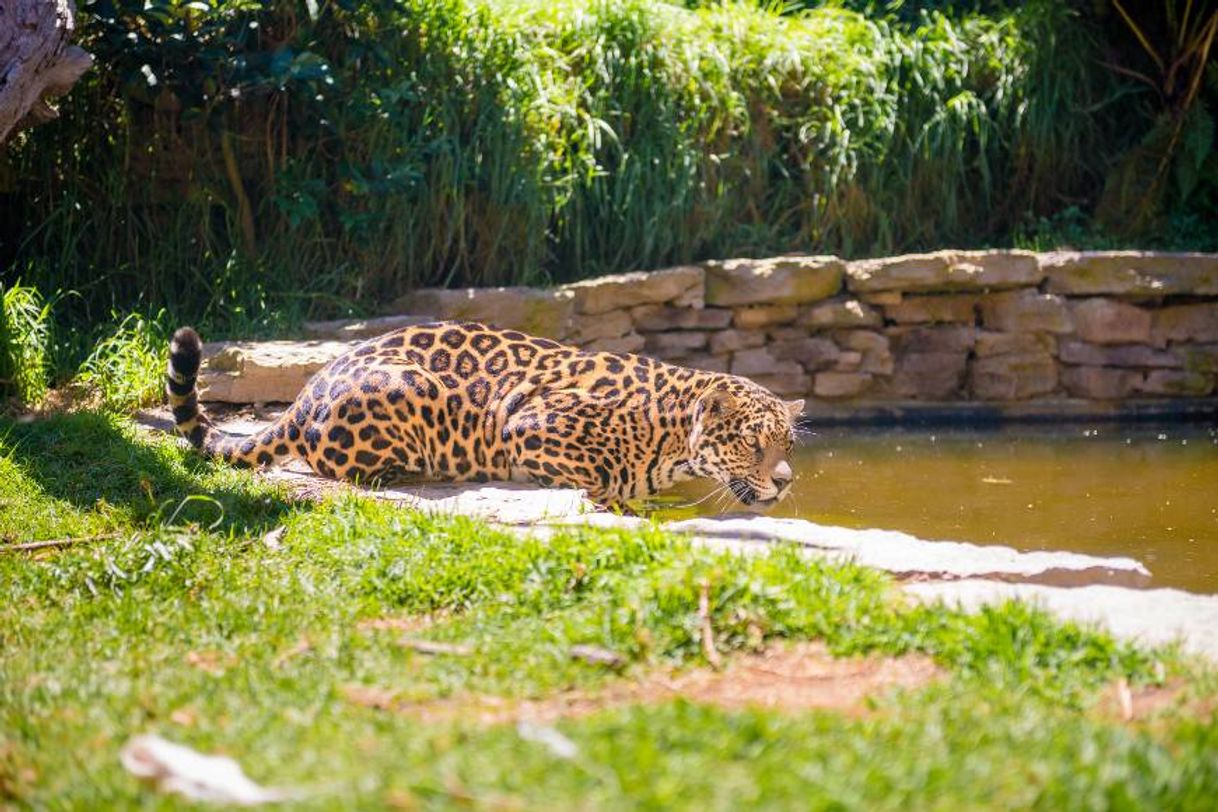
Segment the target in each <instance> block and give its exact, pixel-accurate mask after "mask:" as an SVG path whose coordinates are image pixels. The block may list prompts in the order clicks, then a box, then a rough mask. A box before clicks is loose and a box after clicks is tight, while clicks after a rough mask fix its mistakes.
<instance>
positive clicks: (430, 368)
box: [166, 322, 804, 510]
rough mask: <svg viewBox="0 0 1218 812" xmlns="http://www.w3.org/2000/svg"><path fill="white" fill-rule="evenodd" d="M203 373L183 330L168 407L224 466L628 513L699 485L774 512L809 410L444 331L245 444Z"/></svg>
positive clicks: (611, 362)
mask: <svg viewBox="0 0 1218 812" xmlns="http://www.w3.org/2000/svg"><path fill="white" fill-rule="evenodd" d="M201 359H202V341H201V339H200V338H199V335H198V333H197V332H196V331H195V330H194V329H192V328H190V327H183V328H181V329H180V330H178V331H177V332H176V333H175V334H174V336H173V339H172V341H171V343H170V356H169V368H168V373H167V375H166V394H167V397H168V400H169V404H170V406H171V407H172V409H173V416H174V423H175V426H176V430H177V431H178V433H180V434H181V435H183V436H184V437H186V438H187V439H188V440H189V441H190V443H191V444H192V445H193V446H194V447H195V448H197V449H199V450H201V451H202V452H203V453H204V454H206V455H208V456H211V457H214V458H217V459H222V460H224V461H225V462H227V463H230V464H233V465H236V466H242V467H265V466H270V465H275V464H279V463H282V462H284V461H286V460H288V459H289V458H298V459H302V460H304V461H305V462H306V463H307V464H308V465H309V467H310V468H312V470H313V471H315V472H316V473H318V474H320V475H322V476H325V477H331V478H335V479H342V480H349V481H355V482H365V483H369V484H392V483H399V482H417V481H455V482H469V481H474V482H488V481H526V482H533V483H536V484H539V485H542V486H546V487H571V488H582V489H584V490H585V492H586V493H587V494H588V497H589V498H590V499H592V500H593V501H594V502H596V503H598V504H599V505H601V506H603V507H605V508H608V509H621V510H628V509H629V507H628V503H629V502H631V501H632V500H638V499H641V498H646V497H649V496H652V495H654V494H656V493H659V492H660V491H663V490H665V489H666V488H669V487H670V486H672V485H673V484H675V483H677V482H680V481H683V480H688V479H693V478H708V479H711V480H715V481H716V482H718V483H719V484H720V485H721V486H722V487H724V488H726V489H727V490H729V491H730V493H731V494H732V496H734V497H735V498H736V499H737V500H739V502H741V503H743V504H745V505H751V506H756V507H761V508H764V507H768V506H771V505H773V504H775V503H776V502H778V501H779V500H780V499H782V498H784V497H785V496H786V495H787V494H788V493H789V492H790V487H791V481H792V478H793V476H792V471H791V464H790V461H789V457H790V452H791V448H792V445H793V440H794V432H795V423H796V420H797V419H798V417H799V415H800V413H801V412H802V410H803V405H804V404H803V401H802V400H796V401H784V400H782V399H780V398H778V397H777V396H775V395H774V394H772V393H771V392H769V391H768V390H766V389H764V388H763V387H761V386H759V385H757V384H756V383H753V382H752V381H750V380H748V379H746V378H742V377H738V376H735V375H729V374H726V373H719V372H707V371H702V370H694V369H688V368H684V367H680V366H675V365H672V364H668V363H664V362H661V361H658V360H655V359H652V358H648V357H645V356H639V355H631V354H625V353H615V352H592V351H586V350H581V349H578V348H575V347H571V346H565V345H563V344H561V343H559V342H556V341H552V340H550V339H547V338H539V337H536V336H530V335H526V334H525V333H523V332H519V331H516V330H503V329H497V328H494V327H489V326H486V325H483V324H477V323H474V322H435V323H430V324H421V325H414V326H410V327H405V328H402V329H399V330H395V331H393V332H390V333H386V334H384V335H381V336H378V337H376V338H372V339H369V340H367V341H365V342H363V343H361V344H359V345H357V346H355V347H353V348H352V349H350V350H348V351H347V352H345V353H344V354H342V355H340V356H339V357H337V358H335V359H334V360H333V361H331V362H330V363H329V364H327V365H326V366H325V367H324V368H322V369H321V370H320V371H318V372H317V373H316V374H315V375H313V377H312V378H311V379H310V380H309V382H308V383H307V384H306V385H305V387H304V389H303V390H302V391H301V392H300V394H299V395H298V396H297V397H296V400H295V402H293V403H292V405H291V407H290V408H288V409H287V411H285V412H284V413H283V414H282V416H280V417H279V419H277V420H276V421H275V422H274V423H272V424H271V425H269V426H267V427H266V428H265V429H263V430H261V431H259V432H257V433H256V434H253V435H237V434H230V433H226V432H224V431H222V430H220V429H219V428H217V427H216V425H215V424H214V423H213V422H212V421H211V420H210V419H209V418H208V416H207V414H206V413H205V412H203V411H202V410H201V409H200V406H199V393H198V388H197V382H198V374H199V366H200V363H201Z"/></svg>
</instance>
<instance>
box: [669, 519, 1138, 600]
mask: <svg viewBox="0 0 1218 812" xmlns="http://www.w3.org/2000/svg"><path fill="white" fill-rule="evenodd" d="M665 529H667V530H669V531H672V532H674V533H684V534H687V535H690V536H693V537H694V538H695V539H696V540H697V541H698V543H700V544H704V545H707V546H711V547H722V548H726V549H732V550H739V551H742V552H750V551H755V550H756V548H757V547H758V545H765V544H772V543H774V542H778V541H788V542H794V543H796V544H800V545H802V546H803V547H804V548H805V549H807V550H808V551H810V552H813V553H814V554H816V555H818V556H824V557H826V558H829V559H833V560H850V561H854V562H856V563H858V564H861V565H863V566H867V567H873V568H875V569H880V570H884V571H886V572H890V573H892V574H894V575H896V576H898V577H902V578H911V577H916V578H934V579H947V580H960V579H966V578H985V579H992V580H996V581H1020V582H1027V583H1038V584H1052V585H1055V586H1080V585H1083V584H1097V583H1103V584H1112V585H1119V586H1126V587H1145V586H1148V585H1149V584H1150V572H1149V571H1148V570H1147V569H1146V567H1144V566H1143V565H1142V564H1141V563H1140V562H1138V561H1135V560H1134V559H1132V558H1099V557H1096V556H1090V555H1081V554H1078V553H1067V552H1033V553H1021V552H1019V551H1017V550H1014V549H1012V548H1010V547H1002V546H998V545H988V544H987V545H982V544H967V543H963V542H955V541H925V540H923V539H920V538H916V537H914V536H911V535H909V534H907V533H901V532H898V531H895V530H853V529H850V528H846V527H828V526H825V525H819V524H814V523H813V522H809V521H805V520H803V519H774V518H770V517H767V516H748V517H721V518H699V519H687V520H685V521H680V522H670V523H668V524H666V525H665Z"/></svg>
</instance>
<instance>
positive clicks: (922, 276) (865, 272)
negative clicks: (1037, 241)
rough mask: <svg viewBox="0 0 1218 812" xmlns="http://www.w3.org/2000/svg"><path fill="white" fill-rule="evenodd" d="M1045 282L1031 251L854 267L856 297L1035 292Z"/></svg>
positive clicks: (955, 254)
mask: <svg viewBox="0 0 1218 812" xmlns="http://www.w3.org/2000/svg"><path fill="white" fill-rule="evenodd" d="M1043 278H1044V274H1043V273H1042V272H1041V270H1040V267H1039V264H1038V263H1037V260H1036V255H1035V254H1033V253H1032V252H1030V251H938V252H936V253H933V254H909V255H906V256H899V257H885V258H882V259H865V260H858V261H856V262H851V263H850V265H849V266H848V267H847V269H846V286H847V288H848V289H849V290H850V291H852V292H860V293H861V292H867V293H872V292H876V291H885V290H895V291H901V292H905V293H909V292H921V293H947V292H953V291H984V290H997V289H1001V288H1017V287H1032V286H1035V285H1038V284H1040V281H1041V280H1042V279H1043Z"/></svg>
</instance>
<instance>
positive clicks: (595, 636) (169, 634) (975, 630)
mask: <svg viewBox="0 0 1218 812" xmlns="http://www.w3.org/2000/svg"><path fill="white" fill-rule="evenodd" d="M14 503H20V504H21V506H22V509H21V510H20V511H3V510H0V546H2V545H6V544H9V543H10V542H12V541H28V540H34V539H48V538H64V537H78V538H79V537H88V538H86V539H85V540H83V541H81V542H80V543H78V544H76V545H74V546H69V547H65V548H63V549H60V550H54V551H46V550H44V551H41V552H38V553H36V554H32V555H30V554H17V553H14V552H12V551H8V552H3V551H0V585H3V591H4V595H5V600H4V602H3V604H0V804H6V805H13V804H15V805H17V806H19V807H21V806H32V807H43V806H57V807H59V806H62V807H81V808H85V807H87V808H96V807H107V808H109V807H118V808H127V807H131V806H136V805H140V804H146V805H156V806H158V808H159V807H161V806H170V807H173V808H176V807H177V806H178V805H179V804H178V803H175V802H174V801H173V800H166V799H156V798H154V796H153V795H152V794H151V790H149V789H147V788H144V787H142V786H141V785H140V784H138V783H137V782H136V781H134V780H133V779H132V778H131V777H130V776H128V775H126V774H125V773H124V772H123V771H122V769H121V767H120V766H119V762H118V759H117V752H118V749H119V748H120V747H121V746H122V744H123V742H124V741H125V740H126V739H127V738H128V737H129V736H131V735H134V734H137V733H142V732H148V731H155V732H159V733H161V734H162V735H164V736H166V737H168V738H170V739H171V740H174V741H180V742H183V743H185V744H189V745H191V746H194V747H198V748H200V749H203V750H207V751H221V752H224V753H226V754H228V755H231V756H233V757H235V758H237V759H238V760H239V761H240V762H241V763H242V764H243V765H244V766H245V768H246V769H247V770H248V771H249V772H250V774H251V775H252V776H253V777H254V778H256V779H258V780H260V781H263V782H266V783H270V784H276V785H286V786H293V787H298V788H300V789H302V790H303V793H304V798H303V802H302V804H301V805H304V806H309V807H316V808H324V809H335V808H344V809H345V808H384V807H385V806H395V807H396V806H411V805H417V806H421V807H426V808H433V807H436V808H447V807H449V806H462V805H464V806H468V805H470V804H473V805H474V806H492V805H504V806H511V807H513V808H529V809H539V808H547V809H569V808H576V807H578V808H583V809H592V808H623V809H625V808H638V807H640V806H642V807H648V808H660V807H663V808H699V809H706V808H723V809H729V808H740V807H742V806H748V807H750V808H755V807H758V806H773V807H775V808H792V807H799V808H866V809H899V808H902V809H903V808H930V807H936V806H943V807H951V808H963V807H967V808H971V809H975V808H1011V807H1017V808H1046V809H1055V808H1061V807H1062V806H1072V807H1078V808H1096V809H1099V808H1113V807H1117V808H1168V807H1170V808H1180V809H1191V808H1196V809H1204V808H1208V805H1210V804H1211V801H1212V798H1213V796H1214V793H1215V791H1218V772H1216V769H1218V763H1216V762H1215V761H1214V759H1213V753H1214V748H1215V746H1218V738H1216V737H1218V722H1215V720H1214V719H1213V718H1212V716H1211V717H1204V716H1203V717H1201V718H1190V716H1189V715H1188V714H1189V711H1188V710H1187V709H1185V710H1184V711H1183V712H1177V711H1168V712H1167V713H1166V715H1165V716H1163V717H1162V718H1161V719H1159V720H1158V721H1157V722H1156V723H1155V724H1153V725H1149V726H1126V725H1121V724H1119V723H1116V722H1114V721H1111V720H1109V719H1107V718H1106V717H1105V716H1104V715H1102V714H1099V713H1096V712H1094V711H1093V710H1092V707H1093V705H1094V702H1095V699H1096V690H1097V689H1098V688H1101V687H1102V686H1103V685H1105V684H1106V683H1109V682H1111V681H1112V680H1114V679H1118V678H1122V677H1124V678H1126V679H1128V680H1130V682H1131V683H1132V684H1133V685H1134V686H1135V689H1136V687H1137V686H1138V685H1139V684H1147V683H1153V682H1154V681H1156V680H1157V679H1159V677H1158V676H1157V671H1158V670H1159V669H1160V668H1163V669H1165V673H1166V676H1167V678H1168V679H1169V680H1171V681H1172V682H1173V683H1174V684H1177V685H1178V684H1184V685H1186V686H1188V689H1189V691H1192V692H1195V693H1196V694H1198V695H1202V696H1204V695H1205V694H1206V692H1207V691H1208V692H1212V689H1213V676H1212V675H1211V674H1208V673H1206V672H1204V671H1198V670H1194V668H1193V666H1192V665H1190V664H1189V663H1187V662H1184V661H1182V660H1180V659H1179V658H1178V657H1177V656H1176V655H1175V654H1174V653H1173V652H1171V651H1157V652H1155V651H1145V650H1139V649H1136V648H1134V647H1132V646H1129V645H1127V644H1119V643H1116V642H1114V641H1113V640H1112V639H1111V638H1110V637H1108V636H1107V635H1105V634H1101V633H1097V632H1095V631H1091V630H1086V629H1081V628H1079V627H1077V626H1074V625H1070V624H1062V623H1059V622H1056V621H1054V620H1053V619H1051V618H1050V617H1049V616H1048V615H1046V614H1044V613H1042V612H1039V611H1034V610H1031V609H1028V608H1027V607H1023V606H1019V605H1013V604H1012V605H1006V606H1001V607H996V608H993V609H990V610H987V611H985V612H983V613H981V614H979V615H965V614H962V613H960V612H958V611H953V610H949V609H946V608H944V607H938V606H933V607H914V606H910V605H908V604H906V603H904V602H902V601H901V600H900V599H899V597H898V596H896V595H895V594H894V593H893V590H892V585H891V583H890V582H889V581H888V579H887V578H885V577H884V576H882V575H880V574H877V573H875V572H872V571H868V570H864V569H861V568H858V567H854V566H849V565H826V564H823V563H818V562H815V561H809V560H807V559H804V558H802V557H800V556H798V555H796V554H795V553H794V552H793V551H791V550H786V549H778V550H776V551H775V552H774V553H773V554H771V555H768V556H753V557H738V556H734V555H728V554H723V553H716V552H711V551H707V550H699V549H696V548H693V547H691V546H690V545H689V544H688V543H687V542H685V541H683V540H681V539H678V538H673V537H671V536H668V535H666V534H664V533H662V532H660V531H658V530H647V531H644V532H641V533H622V532H593V531H586V530H572V531H570V532H567V533H563V534H560V535H558V536H556V537H555V538H553V539H551V540H549V541H548V542H545V543H543V542H539V541H535V540H527V539H520V538H519V537H517V536H514V535H508V534H505V533H502V532H498V531H495V530H492V529H491V528H488V527H486V526H485V525H482V524H479V523H477V522H472V521H469V520H466V519H452V518H437V517H428V516H425V515H422V514H418V513H413V512H410V511H406V510H403V509H401V508H398V507H394V506H391V505H388V504H386V503H377V502H372V501H369V500H365V499H355V498H347V499H342V500H337V501H333V502H329V503H323V504H312V505H310V504H300V503H294V502H292V501H291V500H290V499H288V498H287V496H286V494H285V493H283V492H282V491H280V490H278V489H276V488H274V487H270V486H268V485H266V484H265V483H261V482H260V481H259V480H258V479H256V478H255V477H253V476H252V475H251V474H249V473H248V472H240V471H235V470H232V469H229V468H226V467H224V466H222V465H217V464H214V463H212V462H209V461H206V460H203V459H202V458H200V457H199V456H198V455H196V454H194V453H193V452H190V451H186V450H184V449H182V448H181V447H180V446H178V445H176V444H175V443H174V442H172V441H171V440H168V439H166V438H161V439H149V438H148V437H146V436H143V435H141V434H140V433H138V432H137V431H136V430H135V429H134V428H133V426H132V425H131V424H130V422H129V421H126V420H124V419H122V418H116V417H113V416H102V415H99V414H93V413H88V412H82V413H77V414H74V415H70V416H64V417H56V418H52V419H49V420H41V421H37V422H33V423H12V422H6V421H0V504H14ZM279 527H282V528H284V532H283V533H282V535H280V536H279V537H278V539H277V541H275V542H274V543H273V544H272V543H270V542H268V541H266V540H265V538H264V536H265V534H266V533H267V532H268V531H270V530H272V529H275V528H279ZM704 582H705V583H708V584H709V594H710V598H711V599H710V601H709V607H708V611H709V615H710V618H711V622H712V625H713V628H714V630H715V642H716V645H717V646H718V649H719V651H720V652H721V656H723V657H724V658H725V659H727V660H728V661H729V662H730V660H731V659H732V657H733V656H735V655H736V654H737V653H738V652H742V651H747V650H749V649H752V648H755V647H758V646H760V645H766V644H769V645H775V644H777V645H781V644H782V640H783V639H796V640H798V639H806V638H820V639H823V640H824V641H825V642H826V643H827V644H828V645H829V647H830V648H831V650H832V651H834V652H835V653H837V654H839V655H845V654H854V653H860V652H878V653H888V654H899V653H904V652H923V653H926V654H929V655H931V656H932V657H934V658H935V659H936V660H937V661H938V662H939V663H940V664H941V665H942V666H943V667H944V669H945V677H944V680H943V682H941V683H938V684H934V685H931V686H930V687H929V688H926V689H923V690H920V691H913V692H908V693H905V694H900V695H897V696H896V697H892V698H884V697H879V698H877V700H876V702H875V705H874V709H873V710H872V711H871V712H869V713H868V714H866V716H864V717H862V718H851V717H849V716H843V715H839V714H837V713H833V712H822V713H783V712H781V711H775V710H746V711H735V712H727V711H723V710H719V709H716V708H714V707H707V706H701V705H698V704H693V703H691V702H689V701H686V700H682V699H674V700H663V699H658V700H656V701H657V704H656V705H655V706H653V707H640V706H637V705H630V704H617V705H610V707H608V708H607V709H605V710H603V711H601V712H599V713H596V714H595V715H593V716H590V717H587V718H576V719H568V720H563V721H560V722H559V727H560V728H561V730H562V731H563V733H564V734H565V735H567V736H569V737H570V738H571V740H572V741H574V742H575V744H576V746H577V748H578V755H577V757H575V758H574V759H571V760H564V759H562V758H560V757H558V756H556V755H555V754H554V753H552V752H551V751H550V750H548V749H547V748H546V747H545V746H543V745H541V744H538V743H536V742H534V741H528V740H526V739H524V738H522V735H521V734H520V733H519V732H518V731H517V729H516V728H515V727H513V726H512V725H492V726H488V725H485V724H482V723H480V722H479V721H478V713H477V711H476V707H477V706H476V703H475V702H474V698H475V697H477V696H488V695H489V696H492V697H499V698H501V701H506V702H510V701H512V700H514V699H523V698H529V699H538V700H544V699H545V698H547V697H552V696H554V695H556V694H561V693H563V692H565V691H569V690H571V689H577V690H583V691H588V692H595V691H597V690H599V689H601V688H610V689H612V688H613V687H614V686H620V685H622V684H623V682H627V681H630V680H634V679H637V678H639V677H641V676H645V675H648V674H655V673H656V671H655V669H661V670H664V669H668V668H687V667H693V666H698V665H701V664H703V663H704V658H703V647H702V640H701V634H702V631H701V629H702V626H701V623H700V620H699V608H698V604H699V592H700V589H701V584H702V583H704ZM431 612H435V613H437V614H436V615H435V616H434V618H433V622H432V625H430V626H427V627H425V628H422V629H419V630H417V631H415V632H411V633H410V634H412V635H413V636H416V637H417V636H422V637H427V638H431V639H435V640H441V641H450V642H456V643H461V644H465V645H468V646H470V647H471V648H472V651H473V653H472V654H471V655H469V656H466V657H427V656H424V655H422V654H419V653H417V652H413V651H411V650H410V649H408V648H405V647H403V646H401V645H399V644H398V643H397V641H398V639H399V638H400V636H401V635H402V634H403V632H402V631H401V630H395V629H394V628H393V624H391V623H390V624H385V625H387V626H389V628H380V629H378V628H370V627H369V626H368V625H367V624H363V623H361V621H367V620H369V619H372V618H379V619H385V618H388V619H391V620H397V621H399V622H403V621H408V620H410V619H412V618H413V619H415V620H416V621H417V622H421V621H422V618H423V616H424V613H431ZM577 643H581V644H593V645H598V646H607V647H609V648H611V649H614V650H616V651H618V652H621V653H622V654H623V655H624V656H625V658H626V661H627V662H626V666H625V668H624V669H623V670H622V671H621V672H620V673H618V672H614V671H612V670H608V669H605V668H603V667H599V666H596V665H590V664H588V663H584V662H582V661H578V660H574V659H572V658H571V657H570V656H569V654H568V651H569V649H570V646H571V645H573V644H577ZM361 695H365V696H371V697H381V699H379V700H376V701H374V702H372V703H369V702H367V701H360V700H359V697H360V696H361ZM449 698H451V699H455V700H456V701H455V702H452V701H449V702H448V703H447V707H449V708H450V709H452V710H453V711H454V715H452V716H451V717H449V718H446V717H444V716H442V715H441V716H438V717H436V718H428V717H427V716H426V715H425V714H412V713H410V712H409V709H410V708H411V707H416V708H418V709H419V710H420V711H421V710H423V709H426V707H428V703H436V704H437V707H440V708H443V707H445V706H446V703H445V700H446V699H449ZM467 702H468V707H467V706H466V704H465V703H467ZM369 704H373V705H376V704H379V705H381V706H382V707H381V708H380V709H378V708H376V707H368V705H369ZM395 707H397V708H400V709H402V710H405V711H407V712H404V713H403V712H400V711H398V710H393V709H392V708H395ZM158 800H159V803H158Z"/></svg>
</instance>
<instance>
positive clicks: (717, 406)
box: [689, 385, 738, 451]
mask: <svg viewBox="0 0 1218 812" xmlns="http://www.w3.org/2000/svg"><path fill="white" fill-rule="evenodd" d="M737 405H738V402H737V400H736V396H735V395H733V394H732V393H731V392H730V391H728V389H727V387H726V386H722V385H720V386H716V387H714V388H712V389H710V390H709V391H707V392H704V393H703V394H702V395H701V396H700V397H699V398H698V401H697V403H695V404H694V419H693V426H692V427H691V428H690V432H689V450H690V451H693V450H694V448H696V447H697V445H698V440H699V439H700V438H701V437H702V432H703V430H704V429H705V427H706V423H707V421H709V420H716V419H718V418H720V417H722V416H723V415H725V414H728V413H730V412H732V411H733V410H734V409H735V408H736V407H737Z"/></svg>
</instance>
